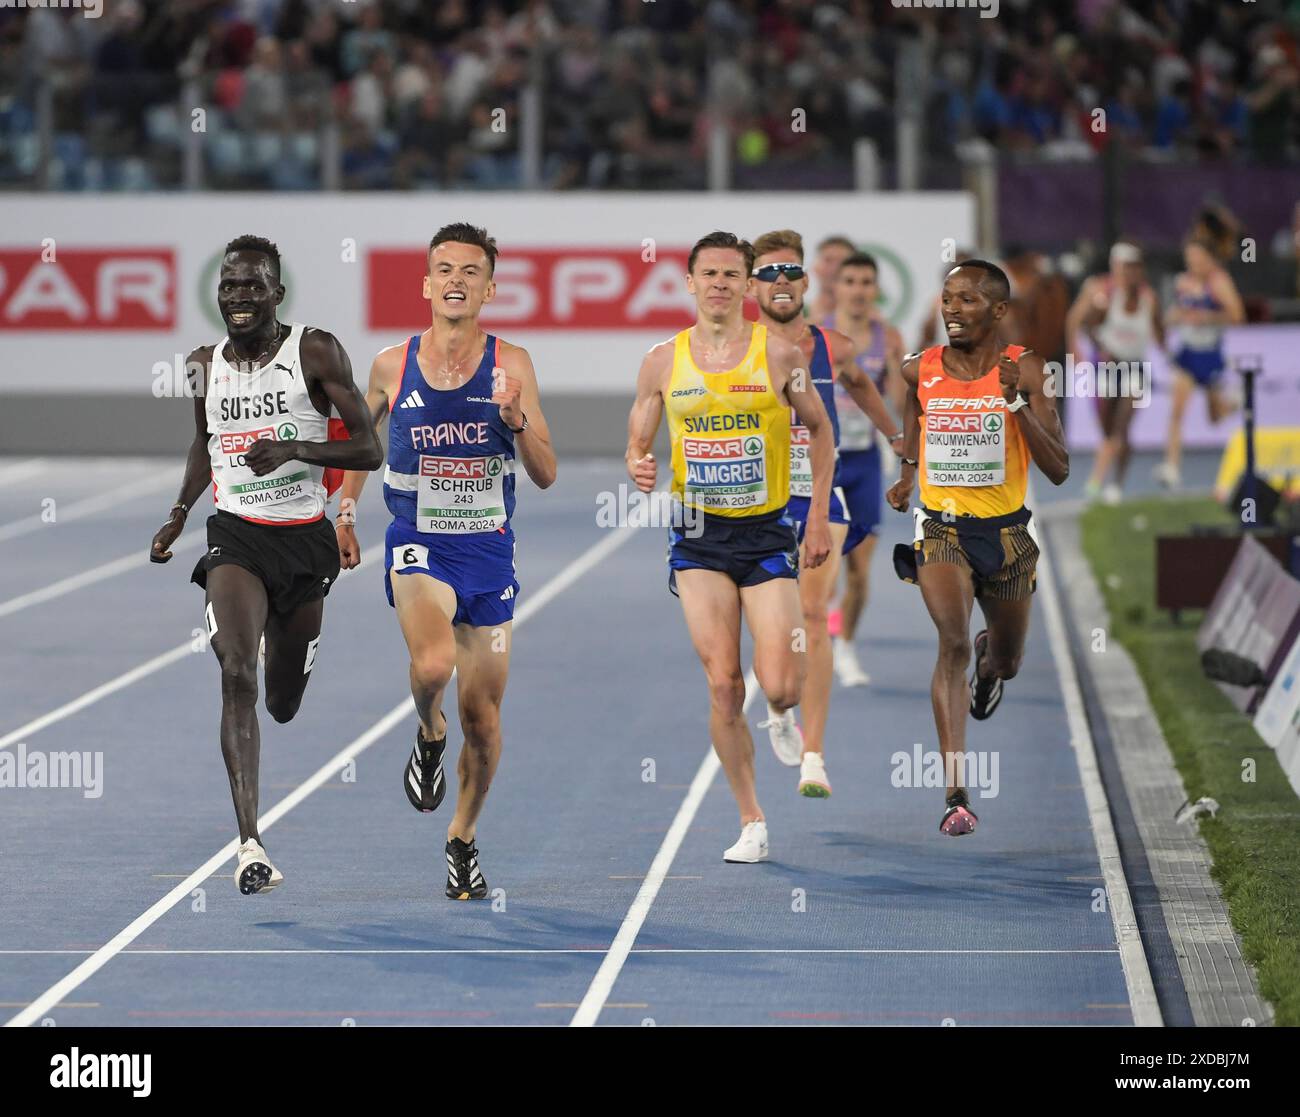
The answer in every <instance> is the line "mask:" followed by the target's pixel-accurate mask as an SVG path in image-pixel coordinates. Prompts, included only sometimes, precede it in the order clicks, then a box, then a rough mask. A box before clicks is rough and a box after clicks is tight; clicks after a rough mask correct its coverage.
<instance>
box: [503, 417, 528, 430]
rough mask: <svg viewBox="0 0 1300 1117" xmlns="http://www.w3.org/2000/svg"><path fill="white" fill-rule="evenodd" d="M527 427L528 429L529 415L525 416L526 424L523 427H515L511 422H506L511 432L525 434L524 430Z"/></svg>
mask: <svg viewBox="0 0 1300 1117" xmlns="http://www.w3.org/2000/svg"><path fill="white" fill-rule="evenodd" d="M527 429H528V416H527V415H525V416H524V425H523V426H522V427H519V428H517V429H516V428H515V427H512V426H510V424H509V423H507V424H506V430H508V431H509V432H510V433H511V434H523V433H524V431H526V430H527Z"/></svg>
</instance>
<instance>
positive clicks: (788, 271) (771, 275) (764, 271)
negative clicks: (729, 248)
mask: <svg viewBox="0 0 1300 1117" xmlns="http://www.w3.org/2000/svg"><path fill="white" fill-rule="evenodd" d="M781 276H785V277H786V279H788V280H790V281H791V282H793V281H794V280H796V279H802V278H803V276H804V271H803V265H802V264H764V265H763V266H762V267H761V268H759V269H758V271H756V272H755V273H754V278H755V279H757V280H758V281H759V283H775V282H776V281H777V280H778V279H779V278H780V277H781Z"/></svg>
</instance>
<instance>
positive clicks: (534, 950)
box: [0, 946, 1119, 955]
mask: <svg viewBox="0 0 1300 1117" xmlns="http://www.w3.org/2000/svg"><path fill="white" fill-rule="evenodd" d="M93 953H94V951H93V950H0V954H77V955H85V954H93ZM119 953H121V954H137V955H138V954H159V955H172V954H176V955H186V954H275V955H280V954H365V955H370V954H604V953H605V948H604V947H603V946H570V947H530V946H501V947H393V948H391V949H385V948H382V947H376V948H374V949H369V948H366V947H340V948H338V949H335V948H333V947H298V948H267V949H264V950H256V949H248V950H230V949H225V948H221V949H217V948H212V949H202V948H194V949H189V950H185V949H177V950H164V949H163V948H161V947H155V948H152V949H150V948H148V947H138V948H136V947H133V948H131V949H128V950H122V951H119ZM631 953H633V954H961V955H968V954H1118V953H1119V951H1118V950H1117V949H1116V948H1115V947H1113V946H1108V947H1102V948H1100V949H1097V950H1087V949H1083V948H1080V949H1070V948H1063V949H1060V950H1050V949H1045V950H960V949H956V948H951V949H942V950H924V949H921V948H911V947H909V948H899V949H891V948H889V947H852V946H844V947H781V946H770V947H769V946H763V947H707V946H700V947H692V946H672V947H669V946H637V947H633V948H632V951H631Z"/></svg>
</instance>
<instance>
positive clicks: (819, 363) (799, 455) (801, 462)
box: [789, 325, 840, 519]
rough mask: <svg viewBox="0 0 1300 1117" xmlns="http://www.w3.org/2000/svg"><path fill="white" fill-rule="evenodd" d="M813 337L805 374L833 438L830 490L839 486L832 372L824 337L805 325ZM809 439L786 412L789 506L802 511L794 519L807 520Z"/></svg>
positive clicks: (837, 441)
mask: <svg viewBox="0 0 1300 1117" xmlns="http://www.w3.org/2000/svg"><path fill="white" fill-rule="evenodd" d="M808 330H809V332H810V333H811V334H812V338H813V355H812V360H811V361H809V362H808V363H809V365H810V366H811V367H810V369H809V373H810V374H811V376H812V382H813V386H814V387H815V388H816V389H817V394H818V395H820V396H821V398H822V404H823V405H824V406H825V408H826V414H827V415H828V416H829V417H830V421H831V434H832V436H833V437H834V439H835V476H834V479H833V480H832V481H831V486H832V487H834V486H836V485H838V484H839V483H840V454H839V446H840V418H839V415H838V414H837V413H836V410H835V369H834V368H833V367H832V365H831V355H830V350H829V349H828V347H827V345H826V336H825V335H824V334H823V333H822V331H821V330H820V329H819V328H818V327H817V326H813V325H809V327H808ZM811 450H812V440H811V438H810V436H809V434H808V428H807V427H805V426H804V425H803V423H801V422H800V421H799V416H798V415H796V414H795V412H794V409H793V408H791V409H790V505H789V507H790V508H792V509H795V510H798V509H803V514H802V515H796V514H795V511H792V512H791V516H793V517H794V518H795V519H807V502H808V499H809V498H810V497H811V496H812V456H811Z"/></svg>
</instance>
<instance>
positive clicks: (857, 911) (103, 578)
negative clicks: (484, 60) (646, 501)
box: [0, 459, 1134, 1026]
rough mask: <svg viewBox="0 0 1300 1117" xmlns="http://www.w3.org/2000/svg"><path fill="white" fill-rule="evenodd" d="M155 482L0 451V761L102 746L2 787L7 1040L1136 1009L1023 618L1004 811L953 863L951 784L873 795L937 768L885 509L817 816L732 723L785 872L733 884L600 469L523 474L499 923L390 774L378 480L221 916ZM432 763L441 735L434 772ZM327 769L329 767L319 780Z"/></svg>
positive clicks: (708, 776) (198, 703)
mask: <svg viewBox="0 0 1300 1117" xmlns="http://www.w3.org/2000/svg"><path fill="white" fill-rule="evenodd" d="M179 471H180V464H179V462H173V461H167V462H147V461H117V462H112V463H106V462H104V461H91V460H88V459H81V460H72V459H60V460H57V461H54V462H48V463H43V464H33V463H32V462H30V461H29V460H22V461H17V460H11V459H9V460H6V459H0V555H3V558H4V561H3V563H0V634H2V635H0V677H3V678H4V679H5V680H6V686H5V693H6V698H7V700H6V702H5V704H4V708H3V722H2V723H0V743H2V744H0V747H4V748H8V749H10V750H16V749H17V748H18V746H19V744H20V743H23V744H25V745H26V746H27V749H28V750H29V751H32V750H41V751H44V752H53V751H64V750H78V751H89V752H101V753H102V754H103V791H102V795H101V796H100V797H98V798H86V797H85V796H84V795H83V793H82V791H80V790H77V789H61V790H52V789H44V790H38V789H31V788H27V789H17V788H4V789H0V797H2V798H3V803H4V809H3V810H2V811H0V850H2V851H3V857H2V858H0V874H2V885H0V887H2V888H3V894H4V896H5V900H6V902H5V903H4V904H3V905H0V1002H3V1007H4V1009H5V1012H4V1014H3V1019H11V1021H12V1022H17V1023H31V1022H39V1021H40V1020H43V1019H49V1020H53V1021H54V1022H55V1023H56V1024H58V1025H77V1024H82V1025H99V1026H103V1025H119V1026H120V1025H156V1024H182V1025H204V1024H320V1025H329V1026H337V1025H339V1024H341V1023H344V1022H355V1023H356V1024H358V1025H381V1024H436V1023H458V1024H477V1023H481V1024H496V1025H505V1024H559V1025H563V1024H568V1023H570V1022H579V1023H591V1022H599V1023H601V1024H624V1025H641V1024H643V1023H647V1022H653V1023H655V1024H658V1025H672V1024H758V1025H762V1024H789V1023H851V1024H915V1025H937V1024H941V1023H945V1022H949V1023H953V1024H956V1025H959V1026H960V1025H977V1024H1001V1025H1096V1024H1127V1023H1132V1022H1133V1020H1134V1010H1133V1007H1132V1005H1131V1004H1130V996H1129V991H1128V989H1127V987H1126V982H1125V977H1124V971H1123V968H1122V965H1121V954H1120V951H1119V949H1118V947H1117V944H1116V933H1115V928H1114V924H1113V922H1112V916H1111V914H1110V912H1109V911H1105V910H1102V911H1099V910H1096V909H1097V908H1098V907H1099V906H1100V905H1098V904H1097V903H1096V902H1095V891H1096V890H1097V889H1100V888H1101V887H1102V886H1103V874H1102V869H1101V867H1100V861H1099V855H1098V851H1097V845H1096V843H1095V840H1094V833H1093V830H1092V828H1091V826H1090V823H1089V812H1088V808H1087V805H1086V802H1085V794H1084V790H1083V788H1082V786H1081V779H1080V774H1079V767H1078V764H1077V762H1076V759H1075V753H1074V751H1073V749H1072V747H1071V744H1070V728H1069V724H1068V722H1067V713H1066V710H1065V708H1064V704H1063V697H1062V690H1061V683H1060V675H1059V674H1058V670H1057V664H1056V663H1055V662H1054V658H1053V655H1052V652H1051V643H1050V641H1049V635H1048V632H1047V629H1046V626H1045V609H1044V607H1043V602H1042V601H1041V600H1040V601H1039V603H1038V607H1037V608H1036V609H1035V614H1034V625H1033V630H1032V632H1031V636H1030V644H1029V649H1028V654H1027V655H1026V659H1025V664H1024V667H1023V669H1022V672H1021V674H1020V676H1019V678H1017V679H1016V680H1015V681H1014V683H1012V684H1010V685H1009V686H1008V691H1007V698H1006V700H1005V701H1004V703H1003V705H1002V707H1001V709H1000V710H999V713H998V715H997V717H996V718H995V719H994V720H993V721H992V722H990V723H988V725H981V726H975V727H973V728H972V731H971V738H970V748H971V749H998V750H999V772H998V775H999V783H1000V786H999V794H998V795H997V796H996V797H993V798H986V799H983V800H980V799H978V798H977V800H976V803H975V807H976V810H977V812H978V813H979V814H980V817H981V820H982V824H981V827H980V830H979V832H978V834H977V835H976V836H975V837H974V838H973V839H970V840H962V841H953V840H950V839H946V838H942V837H941V836H940V835H939V833H938V831H937V823H938V817H939V814H940V811H941V806H942V803H941V793H940V792H938V791H936V790H933V789H914V788H896V787H894V786H893V784H892V782H891V778H890V777H891V773H892V771H893V768H892V766H891V759H890V758H891V755H892V754H893V753H895V752H896V751H899V750H901V751H905V752H908V753H910V752H911V749H912V745H913V742H921V743H922V744H923V745H924V747H925V748H926V749H927V750H928V749H933V748H935V747H936V745H935V742H934V731H933V725H932V722H931V718H930V710H929V677H930V671H931V667H932V663H933V652H934V649H933V645H934V637H933V634H932V631H931V629H930V626H929V623H928V620H927V619H926V616H925V613H924V609H923V607H922V605H921V601H920V596H919V593H918V592H917V591H916V590H915V589H914V588H913V587H909V586H904V585H902V584H901V583H899V582H897V581H896V580H895V579H894V578H893V576H892V571H891V570H890V568H889V566H888V564H887V563H888V551H889V549H890V547H891V546H892V544H893V543H894V542H896V541H898V540H900V539H903V538H905V533H906V531H907V528H908V525H909V523H910V518H907V517H902V516H897V515H893V514H890V515H889V516H888V518H887V520H886V530H885V535H884V538H883V539H882V543H881V546H880V547H879V548H878V553H877V565H876V569H875V571H874V572H873V577H874V582H873V586H874V596H873V600H872V602H871V605H870V607H869V611H868V614H867V618H868V619H867V623H866V626H865V628H866V637H865V639H864V640H863V641H862V646H863V649H864V650H863V659H864V663H865V664H866V666H867V669H868V670H869V671H870V672H871V674H872V676H873V685H872V686H871V687H869V688H865V689H861V690H845V689H842V688H839V687H838V686H837V687H836V690H835V692H834V695H833V698H832V706H831V723H830V731H829V735H828V746H827V757H828V770H829V773H830V776H831V779H832V782H833V784H834V790H835V794H834V796H833V797H832V798H831V799H830V800H826V801H819V800H807V799H802V798H800V797H798V796H797V795H796V794H795V792H794V788H795V781H796V775H797V773H796V771H795V770H792V769H786V768H783V767H781V766H780V765H778V764H777V762H776V760H775V758H774V757H773V755H772V753H771V750H770V748H769V746H768V745H767V741H766V733H765V732H764V731H761V730H756V731H755V739H756V744H757V747H758V771H759V790H760V797H761V801H762V802H763V805H764V808H765V810H766V812H767V815H768V825H769V829H770V832H771V838H772V858H773V859H772V861H771V862H769V863H767V864H765V865H761V866H738V865H726V864H724V863H723V862H722V860H721V851H722V849H723V848H724V847H725V846H727V845H729V844H730V843H731V842H732V841H733V840H734V838H735V836H736V833H737V829H738V827H737V820H736V813H735V808H734V806H733V803H732V800H731V797H730V794H729V793H728V791H727V789H726V786H725V781H724V779H723V777H722V775H721V773H720V772H715V770H714V769H715V765H713V764H712V763H711V762H709V761H708V759H707V758H708V756H709V754H710V749H709V745H708V740H707V732H706V714H707V696H706V693H705V688H704V685H703V680H702V676H701V674H700V671H699V668H698V666H697V663H696V661H695V657H694V655H693V653H692V652H691V649H690V645H689V642H688V640H687V636H686V631H685V627H684V624H683V622H682V619H681V616H680V611H679V608H678V606H677V604H676V601H675V599H673V598H671V597H670V596H669V595H668V592H667V589H666V586H665V567H664V538H663V534H662V533H661V532H660V531H658V530H654V529H644V530H638V529H624V530H621V531H611V530H608V529H603V528H601V527H599V526H597V523H596V516H595V508H596V493H597V492H599V491H602V490H608V489H611V488H616V487H617V485H618V484H620V483H621V481H622V480H623V475H622V470H621V463H613V462H563V463H562V464H561V471H560V481H559V482H558V484H557V485H556V486H555V487H554V488H553V489H551V490H550V491H548V492H545V493H539V492H537V491H536V490H535V489H533V488H532V487H531V486H530V485H528V484H527V482H526V481H521V484H520V494H519V515H518V519H517V533H518V537H519V541H520V542H519V551H518V565H519V580H520V582H521V583H522V586H523V592H522V595H521V613H522V618H523V619H522V620H521V621H520V622H519V627H518V630H517V635H516V638H515V644H514V656H513V663H512V673H511V680H510V688H509V692H508V696H507V700H506V705H505V710H504V723H505V733H506V744H505V755H504V758H503V761H502V765H501V769H500V771H499V774H498V777H497V781H496V783H495V785H494V787H493V790H492V795H491V798H490V799H489V803H488V808H487V811H486V814H485V816H484V818H483V820H482V822H481V823H480V830H479V839H478V841H479V846H480V850H481V854H482V863H483V866H484V869H485V873H486V876H487V880H488V884H489V887H490V888H492V889H494V890H500V891H496V892H494V895H495V896H496V900H495V902H494V903H491V904H489V903H486V902H485V903H478V904H455V903H452V902H450V901H447V900H445V899H444V898H443V896H442V884H443V875H444V873H443V869H444V860H443V852H442V846H443V841H444V830H445V825H446V819H447V805H444V806H443V808H442V809H441V810H440V811H439V812H438V813H437V815H436V816H434V817H429V816H423V815H419V814H417V813H416V812H414V811H412V810H411V809H410V807H409V805H408V804H407V802H406V799H405V797H404V796H403V794H402V790H401V788H400V786H399V780H400V778H401V774H402V766H403V764H404V762H405V759H406V756H407V754H408V753H409V750H410V745H411V735H412V732H413V725H414V722H413V717H412V715H411V714H410V713H409V711H404V710H402V709H401V708H400V706H401V703H402V701H403V699H404V697H405V695H406V662H405V658H404V654H403V652H404V648H403V645H402V641H401V638H400V635H399V633H398V630H397V625H396V622H395V618H394V616H393V615H392V612H391V610H390V609H389V608H388V606H387V604H386V602H385V601H384V598H383V589H382V585H381V582H380V578H381V574H380V572H379V567H378V566H377V565H376V562H375V560H376V559H378V558H379V555H378V553H377V552H378V548H377V547H376V546H375V543H376V542H377V541H378V540H379V539H380V538H381V537H382V532H383V526H384V522H385V521H384V515H383V508H382V501H381V499H380V491H379V490H380V486H379V485H378V484H377V483H373V482H372V484H371V485H370V486H369V487H368V490H367V493H366V496H365V499H364V501H363V505H362V514H361V527H360V530H359V535H360V538H361V541H362V546H363V548H366V550H365V554H366V556H367V559H368V561H367V564H366V566H364V567H363V568H362V569H361V570H359V571H356V572H353V573H350V574H348V575H346V576H345V577H344V578H343V579H342V580H341V581H340V583H339V584H338V585H337V586H336V588H335V590H334V591H333V592H332V593H331V596H330V599H329V603H328V606H327V609H326V614H325V630H324V639H323V641H322V645H321V650H320V653H319V655H318V658H317V661H316V667H315V671H314V675H313V679H312V682H311V685H310V686H309V688H308V691H307V696H306V699H305V700H304V703H303V708H302V711H301V712H300V714H299V715H298V717H297V718H296V719H295V721H294V722H292V723H291V724H290V725H288V726H277V725H275V724H274V723H273V722H272V721H271V720H270V719H269V717H267V716H265V714H263V715H262V731H263V767H262V810H263V814H264V817H265V815H266V813H267V812H268V811H271V810H272V809H273V808H275V807H276V805H277V804H281V805H282V806H284V805H287V806H288V807H289V809H287V810H277V812H276V813H277V816H278V817H277V819H276V821H275V822H274V824H273V825H271V826H270V828H269V829H267V828H265V827H264V831H263V832H264V840H265V842H266V845H267V847H268V849H269V850H270V851H271V854H272V856H273V857H274V858H275V860H276V863H277V864H278V865H279V867H280V868H281V869H282V870H283V871H284V873H285V876H286V883H285V884H284V885H283V886H282V887H281V888H280V889H278V890H276V891H275V892H272V893H269V894H267V895H264V896H257V897H252V898H247V897H243V896H241V895H239V893H238V891H237V890H236V888H235V886H234V884H233V882H232V880H231V869H232V862H231V860H230V858H229V857H228V856H227V857H225V858H223V859H221V860H220V862H217V861H216V860H215V859H216V858H217V857H219V855H220V851H222V849H223V847H226V846H227V844H228V843H230V841H231V838H232V837H233V813H232V809H231V805H230V801H229V793H228V790H227V784H226V779H225V772H224V769H223V767H222V764H221V756H220V751H219V748H218V745H217V740H216V725H217V718H218V712H219V694H218V685H217V672H216V664H215V660H214V658H213V657H212V655H211V653H210V651H207V650H199V651H194V650H191V647H190V644H191V642H193V641H194V640H195V637H196V635H197V634H198V633H199V632H201V629H202V626H203V617H202V596H201V593H200V592H199V590H198V589H197V588H196V587H193V586H191V585H189V583H188V578H189V572H190V569H191V568H192V566H193V563H194V561H195V559H196V558H197V555H198V543H197V535H196V536H195V539H196V542H194V543H191V544H190V545H189V547H188V549H185V550H182V551H181V552H179V553H178V554H177V557H176V558H175V559H174V560H173V561H172V563H171V564H170V565H168V566H165V567H157V566H151V565H149V564H148V563H147V562H144V561H141V560H143V556H144V554H145V550H146V548H147V545H148V542H149V539H150V537H151V535H152V533H153V531H154V530H155V529H156V527H157V525H158V523H159V518H160V516H161V515H162V514H163V513H164V512H165V509H166V508H167V505H168V504H169V503H170V501H171V499H172V495H173V494H174V491H175V488H176V481H177V479H178V477H179ZM110 484H111V486H112V488H111V489H107V488H106V485H110ZM47 498H52V499H53V500H54V502H55V503H54V506H53V507H54V513H55V522H54V523H45V522H43V521H42V520H41V518H40V514H41V511H42V507H43V506H42V501H43V500H46V499H47ZM202 519H203V517H202V516H201V515H196V516H195V517H194V519H193V520H192V523H193V524H194V525H195V526H197V527H201V523H202ZM193 530H194V529H193V528H192V529H191V531H193ZM579 562H580V563H581V565H579V566H575V565H574V564H575V563H579ZM543 587H546V591H545V593H543V592H542V591H543ZM1042 596H1043V595H1042V594H1040V599H1041V598H1042ZM169 653H170V654H169ZM137 668H138V669H139V670H135V671H134V673H133V674H129V675H128V674H127V673H128V672H132V671H133V669H137ZM115 680H116V682H114V681H115ZM110 683H112V684H113V685H111V686H107V687H106V686H104V685H103V684H110ZM78 699H82V700H83V701H82V702H81V704H80V705H79V706H78V705H76V700H78ZM69 704H73V705H71V706H70V705H69ZM453 708H454V703H453V702H451V701H450V700H449V703H448V709H449V710H450V709H453ZM762 716H763V713H762V702H761V698H759V699H758V700H757V701H755V702H754V703H752V704H751V706H750V707H749V718H750V722H751V725H753V723H754V722H756V721H758V720H759V719H760V718H761V717H762ZM458 744H459V736H458V731H457V730H456V728H455V725H454V721H453V729H452V733H451V738H450V746H449V756H454V752H455V749H456V748H457V747H458ZM348 746H352V752H353V753H354V754H355V755H354V758H353V767H352V768H351V769H348V770H345V771H344V772H343V773H342V774H343V775H345V776H349V777H351V778H350V779H344V778H341V775H340V772H339V771H338V770H337V769H338V767H340V766H341V765H336V766H335V769H333V770H325V771H322V766H324V765H327V763H328V762H329V761H330V760H331V758H335V757H337V756H339V754H340V753H341V752H342V750H344V749H346V748H347V747H348ZM652 766H653V776H654V778H653V781H650V780H648V779H647V778H645V777H646V776H647V774H648V772H649V770H650V769H651V767H652ZM314 775H316V776H317V779H316V781H315V783H307V781H310V780H311V779H312V777H313V776H314ZM304 792H309V793H307V794H304ZM286 798H287V804H286V803H285V801H286ZM210 862H211V864H209V863H210ZM196 873H197V875H195V874H196ZM647 875H649V877H650V879H649V880H648V881H647V879H646V878H647ZM169 893H170V894H171V895H170V896H169ZM169 901H170V902H169ZM146 913H148V915H147V917H146V918H144V919H141V918H140V917H142V916H145V915H146ZM124 929H129V930H128V933H127V934H126V935H122V934H121V932H123V931H124ZM106 944H108V948H107V949H103V948H105V945H106ZM87 963H89V966H88V967H87ZM78 967H83V969H81V970H80V971H78ZM74 972H75V976H74V978H73V980H72V981H71V982H68V981H63V980H62V979H64V978H65V977H66V976H67V975H69V974H74ZM28 1006H30V1007H28Z"/></svg>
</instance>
